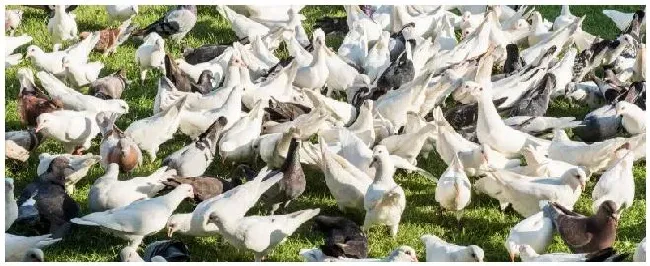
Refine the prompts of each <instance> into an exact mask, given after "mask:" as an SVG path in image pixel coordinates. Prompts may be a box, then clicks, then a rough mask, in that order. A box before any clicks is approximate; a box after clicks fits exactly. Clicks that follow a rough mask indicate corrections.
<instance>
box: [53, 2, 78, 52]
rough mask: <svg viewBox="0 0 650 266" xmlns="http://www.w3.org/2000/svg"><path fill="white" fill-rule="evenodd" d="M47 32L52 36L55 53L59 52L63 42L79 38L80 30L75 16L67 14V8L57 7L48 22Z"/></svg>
mask: <svg viewBox="0 0 650 266" xmlns="http://www.w3.org/2000/svg"><path fill="white" fill-rule="evenodd" d="M47 31H48V32H49V33H50V35H52V43H53V44H54V51H58V50H59V47H60V46H61V42H64V41H69V40H72V39H75V38H77V34H78V29H77V22H76V21H75V16H74V15H72V14H69V13H68V12H66V7H65V6H63V5H57V6H55V7H54V16H53V17H51V18H49V20H48V22H47Z"/></svg>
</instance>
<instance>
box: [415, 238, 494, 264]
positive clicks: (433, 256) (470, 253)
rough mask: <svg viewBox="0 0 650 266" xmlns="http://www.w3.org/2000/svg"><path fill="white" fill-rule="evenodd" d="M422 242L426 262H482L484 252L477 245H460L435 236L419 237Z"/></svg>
mask: <svg viewBox="0 0 650 266" xmlns="http://www.w3.org/2000/svg"><path fill="white" fill-rule="evenodd" d="M420 241H422V243H423V244H424V247H425V250H426V254H427V255H426V256H427V262H483V257H484V252H483V249H481V248H480V247H479V246H476V245H469V246H460V245H456V244H452V243H447V242H445V241H444V240H442V239H440V238H439V237H437V236H434V235H431V234H426V235H423V236H421V237H420Z"/></svg>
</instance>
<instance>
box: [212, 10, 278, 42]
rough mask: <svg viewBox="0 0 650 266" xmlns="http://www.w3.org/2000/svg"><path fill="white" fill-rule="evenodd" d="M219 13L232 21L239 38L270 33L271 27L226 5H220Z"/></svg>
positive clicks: (232, 26)
mask: <svg viewBox="0 0 650 266" xmlns="http://www.w3.org/2000/svg"><path fill="white" fill-rule="evenodd" d="M217 11H219V14H220V15H221V16H222V17H224V18H225V19H226V20H228V21H229V22H230V25H231V28H232V30H233V31H235V35H237V38H239V39H244V38H246V37H248V38H249V39H250V40H252V39H253V38H254V37H255V36H265V35H267V34H268V33H269V31H270V30H269V28H268V27H266V26H264V25H262V24H260V23H258V22H256V21H254V20H252V19H250V18H247V17H246V16H244V15H242V14H237V13H236V12H235V11H233V10H232V9H230V8H229V7H228V6H225V5H218V6H217Z"/></svg>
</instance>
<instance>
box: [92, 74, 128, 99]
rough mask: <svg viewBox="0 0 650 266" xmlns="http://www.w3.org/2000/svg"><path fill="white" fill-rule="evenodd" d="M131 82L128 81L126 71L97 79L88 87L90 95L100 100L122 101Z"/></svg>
mask: <svg viewBox="0 0 650 266" xmlns="http://www.w3.org/2000/svg"><path fill="white" fill-rule="evenodd" d="M128 83H129V81H128V80H127V79H126V70H125V69H120V70H118V71H117V72H115V73H113V74H111V75H108V76H105V77H102V78H99V79H96V80H95V81H93V82H91V83H90V84H89V85H88V94H90V95H93V96H95V97H97V98H100V99H105V100H107V99H120V98H122V92H124V90H125V89H126V87H127V85H128Z"/></svg>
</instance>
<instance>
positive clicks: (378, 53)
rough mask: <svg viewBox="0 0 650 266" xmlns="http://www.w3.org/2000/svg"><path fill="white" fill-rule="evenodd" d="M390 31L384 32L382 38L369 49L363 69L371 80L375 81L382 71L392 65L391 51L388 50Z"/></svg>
mask: <svg viewBox="0 0 650 266" xmlns="http://www.w3.org/2000/svg"><path fill="white" fill-rule="evenodd" d="M389 39H390V33H389V32H387V31H384V32H382V34H381V38H380V39H379V40H378V41H377V42H376V43H375V45H374V46H373V47H372V48H370V50H369V51H368V56H367V57H366V60H365V61H364V64H363V69H364V70H365V73H364V74H366V75H368V77H369V78H370V81H371V82H375V80H376V79H378V78H379V77H380V76H381V75H382V73H384V71H385V70H386V69H387V68H388V66H390V51H389V50H388V41H389Z"/></svg>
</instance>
